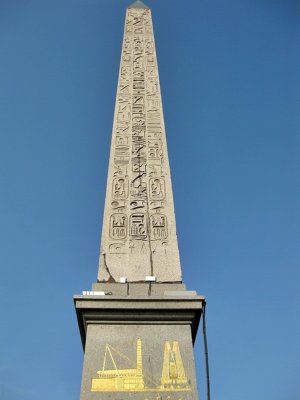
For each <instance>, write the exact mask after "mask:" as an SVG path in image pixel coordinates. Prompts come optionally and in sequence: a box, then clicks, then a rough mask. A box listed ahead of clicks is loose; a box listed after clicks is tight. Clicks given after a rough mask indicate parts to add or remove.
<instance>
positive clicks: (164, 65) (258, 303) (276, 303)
mask: <svg viewBox="0 0 300 400" xmlns="http://www.w3.org/2000/svg"><path fill="white" fill-rule="evenodd" d="M128 4H130V1H129V2H127V1H125V0H1V2H0V135H1V146H0V168H1V175H0V176H1V208H0V216H1V279H0V302H1V327H2V328H1V333H0V335H1V341H0V398H1V399H3V400H40V399H43V400H54V399H55V400H71V399H72V400H74V399H77V398H79V390H80V381H81V370H82V361H83V353H82V348H81V342H80V337H79V331H78V328H77V321H76V317H75V311H74V307H73V302H72V296H73V294H75V293H80V292H81V291H82V290H89V289H90V288H91V284H92V282H94V281H95V280H96V276H97V262H98V254H99V241H100V232H101V228H102V213H103V206H104V196H105V186H106V175H107V165H108V155H109V146H110V138H111V127H112V119H113V109H114V101H115V92H116V86H117V75H118V68H119V60H120V51H121V41H122V34H123V24H124V15H125V9H126V6H127V5H128ZM147 4H148V5H149V6H150V7H151V8H152V12H153V21H154V29H155V35H156V46H157V52H158V62H159V70H160V79H161V89H162V96H163V104H164V111H165V122H166V127H167V137H168V146H169V156H170V163H171V169H172V177H173V189H174V197H175V206H176V214H177V230H178V236H179V245H180V252H181V259H182V267H183V274H184V280H185V282H186V283H187V286H188V288H189V289H196V290H197V291H198V293H199V294H202V295H205V296H206V298H207V303H208V306H207V324H208V327H207V329H208V340H209V352H210V366H211V385H212V388H211V390H212V399H214V400H227V399H228V400H229V399H230V400H253V399H263V400H286V399H293V400H294V399H299V398H300V380H299V370H300V344H299V339H300V320H299V315H300V299H299V298H300V295H299V283H300V272H299V261H300V251H299V249H300V245H299V244H300V243H299V242H300V240H299V239H300V211H299V204H300V202H299V200H300V189H299V188H300V182H299V176H300V174H299V173H300V168H299V167H300V165H299V155H300V135H299V132H300V117H299V105H300V104H299V103H300V9H299V8H300V3H299V0H227V1H224V0H189V1H186V2H185V1H182V0H181V1H179V0H161V1H159V0H148V2H147ZM195 351H196V359H197V370H198V373H197V375H198V385H199V391H200V393H201V394H202V399H203V400H204V394H205V382H204V368H203V365H204V358H203V347H202V337H201V332H199V336H198V339H197V345H196V348H195Z"/></svg>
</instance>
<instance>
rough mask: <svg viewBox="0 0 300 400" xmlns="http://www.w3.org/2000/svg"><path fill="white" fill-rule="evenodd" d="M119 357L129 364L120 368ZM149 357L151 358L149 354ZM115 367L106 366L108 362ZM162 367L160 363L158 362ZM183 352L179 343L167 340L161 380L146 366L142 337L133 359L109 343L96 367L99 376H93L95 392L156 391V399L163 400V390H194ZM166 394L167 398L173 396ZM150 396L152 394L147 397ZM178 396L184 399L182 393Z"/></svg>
mask: <svg viewBox="0 0 300 400" xmlns="http://www.w3.org/2000/svg"><path fill="white" fill-rule="evenodd" d="M116 359H118V360H121V361H122V363H124V362H125V363H126V365H128V368H122V369H121V368H119V367H118V362H116ZM149 359H150V358H149ZM108 363H109V365H110V366H111V367H113V368H110V369H107V364H108ZM155 367H156V368H159V366H158V365H155ZM191 390H192V388H191V385H190V381H189V380H188V378H187V376H186V374H185V370H184V366H183V362H182V357H181V353H180V348H179V343H178V342H177V341H174V342H173V343H172V345H171V342H170V341H168V340H167V341H166V342H165V346H164V354H163V365H162V373H161V378H160V381H159V382H155V381H154V380H153V378H152V376H150V374H149V373H148V372H147V371H146V370H145V369H144V368H143V357H142V340H141V339H140V338H138V339H137V342H136V359H135V360H134V361H133V360H132V359H130V358H129V357H128V356H127V355H125V354H123V353H122V352H121V351H119V350H118V349H116V348H114V347H113V346H111V345H110V344H106V346H105V353H104V359H103V365H102V369H101V370H99V371H97V378H93V379H92V386H91V391H92V392H156V393H157V395H156V397H154V399H157V400H161V399H162V397H161V395H160V394H159V393H160V392H187V391H191ZM172 399H173V397H172V396H167V398H166V400H172ZM145 400H150V398H148V397H147V398H145ZM178 400H184V397H179V398H178Z"/></svg>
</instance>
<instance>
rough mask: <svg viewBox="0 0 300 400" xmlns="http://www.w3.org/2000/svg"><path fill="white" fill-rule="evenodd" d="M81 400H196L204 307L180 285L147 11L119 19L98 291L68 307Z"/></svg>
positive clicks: (137, 8)
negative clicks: (79, 352)
mask: <svg viewBox="0 0 300 400" xmlns="http://www.w3.org/2000/svg"><path fill="white" fill-rule="evenodd" d="M74 301H75V307H76V313H77V318H78V323H79V328H80V334H81V339H82V344H83V348H84V352H85V354H84V367H83V374H82V385H81V396H80V399H81V400H96V399H97V400H99V399H101V400H125V399H133V400H196V399H198V395H197V384H196V374H195V364H194V352H193V344H194V341H195V338H196V333H197V328H198V324H199V320H200V317H201V311H202V305H203V301H204V298H203V297H201V296H198V295H197V294H196V292H192V291H187V290H186V288H185V285H184V284H183V283H182V274H181V266H180V258H179V250H178V244H177V235H176V222H175V213H174V204H173V193H172V184H171V176H170V167H169V161H168V151H167V142H166V133H165V126H164V118H163V109H162V102H161V94H160V85H159V76H158V68H157V58H156V51H155V43H154V35H153V28H152V19H151V11H150V9H149V8H148V7H147V6H145V5H144V4H143V3H142V2H141V1H139V0H138V1H136V2H135V3H134V4H133V5H131V6H130V7H129V8H128V9H127V12H126V20H125V29H124V38H123V47H122V55H121V65H120V73H119V82H118V89H117V99H116V106H115V116H114V124H113V132H112V142H111V153H110V160H109V171H108V178H107V191H106V199H105V209H104V219H103V229H102V239H101V251H100V258H99V273H98V282H97V283H95V284H94V285H93V287H92V290H91V291H89V292H83V294H82V295H77V296H75V297H74Z"/></svg>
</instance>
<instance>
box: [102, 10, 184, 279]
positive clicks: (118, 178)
mask: <svg viewBox="0 0 300 400" xmlns="http://www.w3.org/2000/svg"><path fill="white" fill-rule="evenodd" d="M139 4H140V3H138V2H137V3H135V4H134V5H133V6H132V7H129V8H128V9H127V12H126V21H125V30H124V38H123V46H122V55H121V65H120V72H119V82H118V89H117V98H116V106H115V115H114V124H113V132H112V142H111V152H110V160H109V171H108V179H107V192H106V200H105V210H104V219H103V230H102V240H101V252H100V260H99V274H98V281H100V282H101V281H102V282H103V281H110V282H120V278H122V277H124V278H126V279H127V281H128V282H139V281H145V278H146V276H155V278H156V281H157V282H180V281H181V280H182V278H181V267H180V260H179V251H178V244H177V236H176V223H175V214H174V204H173V194H172V184H171V177H170V167H169V160H168V152H167V143H166V135H165V126H164V118H163V109H162V101H161V93H160V84H159V76H158V67H157V58H156V51H155V43H154V35H153V28H152V19H151V11H150V9H149V8H147V7H145V6H144V5H143V6H140V5H139Z"/></svg>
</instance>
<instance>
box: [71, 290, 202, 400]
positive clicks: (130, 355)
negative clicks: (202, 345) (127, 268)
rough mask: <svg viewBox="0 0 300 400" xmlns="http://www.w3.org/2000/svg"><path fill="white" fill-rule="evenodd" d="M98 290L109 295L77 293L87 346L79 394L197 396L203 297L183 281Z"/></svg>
mask: <svg viewBox="0 0 300 400" xmlns="http://www.w3.org/2000/svg"><path fill="white" fill-rule="evenodd" d="M104 289H105V290H104ZM93 290H94V291H96V290H99V291H104V292H105V293H106V295H103V296H95V295H93V294H92V295H85V296H75V297H74V301H75V307H76V312H77V317H78V323H79V328H80V333H81V338H82V343H83V347H84V349H85V355H84V367H83V374H82V386H81V396H80V399H81V400H96V399H97V400H98V399H101V400H124V399H136V400H137V399H138V400H192V399H194V400H195V399H197V398H198V397H197V385H196V376H195V366H194V352H193V342H194V340H195V337H196V333H197V328H198V324H199V320H200V316H201V311H202V303H203V301H204V298H203V297H201V296H197V295H196V293H195V292H188V291H186V290H184V286H183V285H181V284H178V285H176V284H129V285H126V284H96V285H94V287H93ZM124 291H125V293H124ZM92 293H93V292H92ZM96 293H97V292H96ZM120 294H121V295H120Z"/></svg>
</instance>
